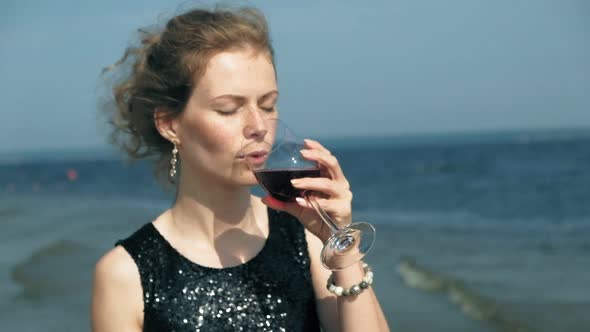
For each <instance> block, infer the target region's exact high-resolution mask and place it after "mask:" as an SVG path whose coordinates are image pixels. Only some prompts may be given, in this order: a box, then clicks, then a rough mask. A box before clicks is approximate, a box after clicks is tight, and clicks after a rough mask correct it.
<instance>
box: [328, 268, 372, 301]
mask: <svg viewBox="0 0 590 332" xmlns="http://www.w3.org/2000/svg"><path fill="white" fill-rule="evenodd" d="M363 270H365V276H364V277H363V281H361V282H360V283H359V284H357V285H353V286H352V287H350V288H343V287H340V286H336V285H335V284H334V274H333V273H332V274H331V275H330V278H328V284H327V285H326V288H328V290H329V291H330V293H332V294H335V295H336V296H350V295H359V294H360V293H362V292H363V291H364V290H365V289H367V288H369V287H370V286H371V285H372V284H373V270H372V269H371V267H370V266H369V265H368V264H366V263H363Z"/></svg>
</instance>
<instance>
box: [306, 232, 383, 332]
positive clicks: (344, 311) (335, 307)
mask: <svg viewBox="0 0 590 332" xmlns="http://www.w3.org/2000/svg"><path fill="white" fill-rule="evenodd" d="M306 239H307V244H308V249H309V255H310V261H311V276H312V282H313V287H314V291H315V295H316V303H317V308H318V316H319V318H320V321H321V324H322V329H323V330H324V331H326V332H332V331H334V332H336V331H361V332H367V331H380V332H389V327H388V326H387V320H386V319H385V316H384V314H383V310H382V309H381V306H380V305H379V301H378V300H377V297H376V296H375V292H374V291H373V288H372V287H371V288H368V289H366V290H365V291H364V292H363V293H361V294H360V295H358V296H348V297H342V296H340V297H337V296H336V295H334V294H332V293H330V292H329V291H328V290H327V289H326V281H327V280H328V277H329V276H330V272H331V271H330V270H328V269H326V268H325V267H324V266H323V265H322V263H321V261H320V253H321V251H322V247H323V244H322V241H320V240H319V239H318V238H317V237H316V236H315V235H313V234H311V233H310V232H308V231H306ZM363 276H364V272H363V269H362V266H361V265H360V264H355V265H354V266H352V267H349V268H347V269H344V270H342V271H336V272H335V274H334V278H335V282H336V283H337V284H338V285H341V286H342V287H350V286H352V285H353V284H357V283H358V282H359V281H360V280H362V279H363ZM377 277H378V276H377Z"/></svg>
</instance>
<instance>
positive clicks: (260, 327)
mask: <svg viewBox="0 0 590 332" xmlns="http://www.w3.org/2000/svg"><path fill="white" fill-rule="evenodd" d="M268 214H269V237H268V239H267V240H266V243H265V245H264V247H263V249H262V250H261V251H260V252H259V253H258V255H257V256H255V257H254V258H252V259H251V260H250V261H248V262H246V263H244V264H242V265H238V266H235V267H229V268H223V269H215V268H209V267H204V266H201V265H198V264H196V263H193V262H191V261H189V260H188V259H187V258H186V257H184V256H182V255H181V254H179V253H178V252H177V251H176V250H175V249H174V248H173V247H172V246H171V245H170V244H169V243H168V242H167V241H166V239H165V238H164V237H163V236H162V235H161V234H160V233H159V232H158V231H157V229H156V228H155V227H154V226H153V224H151V223H148V224H146V225H144V226H143V227H142V228H140V229H139V230H138V231H137V232H135V233H134V234H133V235H131V236H130V237H128V238H127V239H125V240H123V241H119V242H117V244H121V245H122V246H123V247H124V248H125V249H126V250H127V251H128V252H129V254H130V255H131V257H132V258H133V259H134V261H135V263H136V264H137V266H138V269H139V272H140V277H141V284H142V287H143V292H144V295H143V300H144V324H143V326H144V328H143V331H176V332H180V331H193V332H194V331H320V329H319V321H318V318H317V314H316V308H315V300H314V293H313V288H312V284H311V274H310V271H309V254H308V252H307V242H306V240H305V233H304V229H303V227H302V226H301V224H300V223H299V221H297V220H296V219H295V218H293V217H292V216H290V215H288V214H286V213H282V212H278V211H274V210H272V209H268Z"/></svg>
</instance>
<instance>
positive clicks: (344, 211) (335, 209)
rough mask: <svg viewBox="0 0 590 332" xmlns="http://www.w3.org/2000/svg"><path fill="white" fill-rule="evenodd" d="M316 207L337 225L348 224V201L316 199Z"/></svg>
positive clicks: (349, 219)
mask: <svg viewBox="0 0 590 332" xmlns="http://www.w3.org/2000/svg"><path fill="white" fill-rule="evenodd" d="M316 202H317V203H318V205H319V206H320V207H321V208H322V209H323V210H324V211H325V212H326V213H327V214H328V215H329V216H330V217H331V218H332V219H334V220H335V221H336V222H338V223H339V224H348V223H350V221H351V218H350V201H349V200H346V199H324V198H318V199H316Z"/></svg>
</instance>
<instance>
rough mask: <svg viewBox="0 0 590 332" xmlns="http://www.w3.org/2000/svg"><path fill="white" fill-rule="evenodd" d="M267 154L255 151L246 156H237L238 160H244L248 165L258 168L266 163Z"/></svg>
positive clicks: (262, 151) (264, 151)
mask: <svg viewBox="0 0 590 332" xmlns="http://www.w3.org/2000/svg"><path fill="white" fill-rule="evenodd" d="M267 156H268V152H267V151H266V150H256V151H252V152H249V153H247V154H241V155H238V158H240V159H243V160H245V161H246V162H247V163H248V164H249V165H252V166H254V165H255V166H259V165H262V164H264V162H266V158H267Z"/></svg>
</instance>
